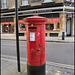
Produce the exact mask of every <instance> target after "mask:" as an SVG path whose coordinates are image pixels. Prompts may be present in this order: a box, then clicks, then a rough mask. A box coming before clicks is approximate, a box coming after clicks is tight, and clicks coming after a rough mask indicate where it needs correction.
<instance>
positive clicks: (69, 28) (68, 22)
mask: <svg viewBox="0 0 75 75" xmlns="http://www.w3.org/2000/svg"><path fill="white" fill-rule="evenodd" d="M66 29H67V36H71V20H70V19H67V26H66Z"/></svg>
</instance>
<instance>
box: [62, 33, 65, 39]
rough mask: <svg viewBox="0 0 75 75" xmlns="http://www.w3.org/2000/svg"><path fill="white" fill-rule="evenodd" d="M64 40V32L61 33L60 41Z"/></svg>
mask: <svg viewBox="0 0 75 75" xmlns="http://www.w3.org/2000/svg"><path fill="white" fill-rule="evenodd" d="M64 39H65V36H64V32H62V40H64Z"/></svg>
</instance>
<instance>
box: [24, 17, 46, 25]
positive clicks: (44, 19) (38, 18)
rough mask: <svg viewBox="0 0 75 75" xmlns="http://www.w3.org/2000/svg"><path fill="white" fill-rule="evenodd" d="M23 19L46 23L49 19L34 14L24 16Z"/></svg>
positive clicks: (34, 22)
mask: <svg viewBox="0 0 75 75" xmlns="http://www.w3.org/2000/svg"><path fill="white" fill-rule="evenodd" d="M23 20H24V22H27V23H29V24H44V23H45V22H46V21H47V18H45V17H40V16H32V17H27V18H24V19H23Z"/></svg>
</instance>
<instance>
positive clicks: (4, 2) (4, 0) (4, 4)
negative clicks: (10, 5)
mask: <svg viewBox="0 0 75 75" xmlns="http://www.w3.org/2000/svg"><path fill="white" fill-rule="evenodd" d="M6 2H7V0H2V8H6V4H7V3H6Z"/></svg>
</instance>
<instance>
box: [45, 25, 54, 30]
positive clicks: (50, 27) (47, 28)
mask: <svg viewBox="0 0 75 75" xmlns="http://www.w3.org/2000/svg"><path fill="white" fill-rule="evenodd" d="M53 29H54V24H46V30H53Z"/></svg>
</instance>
